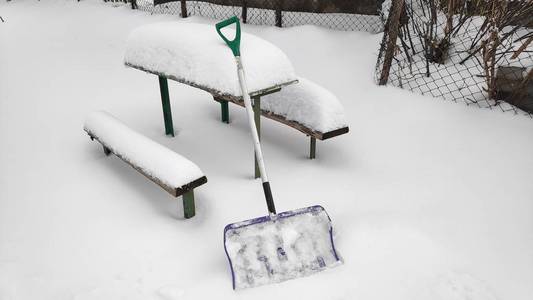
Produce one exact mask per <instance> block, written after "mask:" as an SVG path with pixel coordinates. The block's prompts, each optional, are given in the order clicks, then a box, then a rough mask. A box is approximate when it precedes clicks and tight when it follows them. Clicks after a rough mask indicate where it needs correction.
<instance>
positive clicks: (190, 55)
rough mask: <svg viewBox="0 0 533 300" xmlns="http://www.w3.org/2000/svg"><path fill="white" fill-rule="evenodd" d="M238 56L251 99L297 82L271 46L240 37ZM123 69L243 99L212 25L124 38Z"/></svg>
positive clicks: (160, 27) (170, 26)
mask: <svg viewBox="0 0 533 300" xmlns="http://www.w3.org/2000/svg"><path fill="white" fill-rule="evenodd" d="M228 30H231V29H228ZM228 35H229V36H232V33H231V32H229V33H228ZM241 53H242V60H243V65H244V68H245V70H246V77H247V81H248V88H249V90H250V93H251V94H254V93H257V92H259V91H262V90H268V89H271V88H273V87H279V86H283V85H287V84H290V83H294V82H296V80H297V78H296V74H295V72H294V68H293V67H292V64H291V62H290V61H289V59H288V57H287V56H286V55H285V53H283V52H282V51H281V50H280V49H279V48H278V47H276V46H274V45H273V44H271V43H269V42H267V41H265V40H263V39H261V38H259V37H256V36H254V35H251V34H247V33H242V39H241ZM124 63H125V64H126V65H127V66H130V67H133V68H137V69H141V70H143V71H146V72H150V73H154V74H157V75H163V76H165V77H167V78H170V79H173V80H176V81H178V82H182V83H185V84H188V85H192V86H195V87H198V88H200V89H203V90H206V91H208V92H210V93H212V94H214V95H220V96H233V97H241V96H242V93H241V91H240V88H239V81H238V78H237V67H236V64H235V59H234V58H233V54H232V53H231V51H230V49H229V48H228V47H227V46H226V44H225V43H224V42H223V41H222V39H221V38H220V37H219V36H218V34H217V32H216V30H215V26H213V25H206V24H197V23H184V22H163V23H154V24H149V25H144V26H141V27H139V28H137V29H135V30H134V31H133V32H132V33H131V34H130V36H129V38H128V41H127V46H126V53H125V55H124Z"/></svg>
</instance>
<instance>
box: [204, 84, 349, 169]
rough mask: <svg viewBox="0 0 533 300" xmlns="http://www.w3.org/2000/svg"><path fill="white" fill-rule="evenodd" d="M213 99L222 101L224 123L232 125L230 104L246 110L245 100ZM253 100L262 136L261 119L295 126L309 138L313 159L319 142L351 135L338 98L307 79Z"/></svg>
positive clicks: (256, 96)
mask: <svg viewBox="0 0 533 300" xmlns="http://www.w3.org/2000/svg"><path fill="white" fill-rule="evenodd" d="M213 98H214V100H215V101H217V102H220V106H221V120H222V122H224V123H229V108H228V103H229V102H231V103H233V104H237V105H238V106H241V107H244V102H243V100H242V98H235V97H216V96H213ZM251 98H252V100H253V108H254V114H255V123H256V125H257V127H258V128H257V130H258V133H259V136H261V130H260V126H261V118H260V116H263V117H266V118H269V119H271V120H274V121H277V122H280V123H282V124H284V125H287V126H289V127H292V128H294V129H296V130H298V131H300V132H302V133H304V134H305V135H307V136H308V137H309V138H310V146H309V158H310V159H314V158H315V157H316V140H321V141H322V140H327V139H330V138H333V137H336V136H339V135H342V134H345V133H348V132H349V127H348V125H346V124H347V123H346V119H345V117H344V108H343V107H342V105H341V103H340V102H339V101H338V99H337V98H336V97H335V95H333V94H332V93H331V92H329V91H327V90H326V89H324V88H323V87H320V86H318V85H317V84H315V83H313V82H311V81H310V80H307V79H305V78H299V83H298V84H295V85H291V86H287V87H285V88H284V89H282V90H280V91H279V92H278V93H275V94H274V93H267V94H261V95H251Z"/></svg>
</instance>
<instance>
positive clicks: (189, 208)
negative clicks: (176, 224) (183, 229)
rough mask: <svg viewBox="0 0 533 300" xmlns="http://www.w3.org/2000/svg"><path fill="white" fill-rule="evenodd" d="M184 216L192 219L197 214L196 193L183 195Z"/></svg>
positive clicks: (190, 192) (191, 192) (189, 192)
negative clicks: (195, 205)
mask: <svg viewBox="0 0 533 300" xmlns="http://www.w3.org/2000/svg"><path fill="white" fill-rule="evenodd" d="M182 197H183V215H184V217H185V219H190V218H192V217H194V215H195V214H196V211H195V208H194V191H193V190H191V191H188V192H187V193H185V194H183V196H182Z"/></svg>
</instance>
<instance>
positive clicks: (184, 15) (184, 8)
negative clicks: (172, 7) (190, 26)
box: [180, 0, 187, 18]
mask: <svg viewBox="0 0 533 300" xmlns="http://www.w3.org/2000/svg"><path fill="white" fill-rule="evenodd" d="M180 2H181V17H182V18H187V1H186V0H180Z"/></svg>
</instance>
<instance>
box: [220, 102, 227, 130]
mask: <svg viewBox="0 0 533 300" xmlns="http://www.w3.org/2000/svg"><path fill="white" fill-rule="evenodd" d="M220 112H221V119H222V122H223V123H226V124H229V104H228V101H226V100H220Z"/></svg>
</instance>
